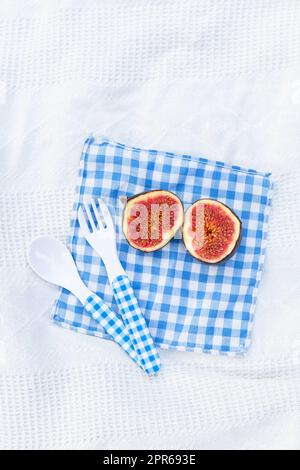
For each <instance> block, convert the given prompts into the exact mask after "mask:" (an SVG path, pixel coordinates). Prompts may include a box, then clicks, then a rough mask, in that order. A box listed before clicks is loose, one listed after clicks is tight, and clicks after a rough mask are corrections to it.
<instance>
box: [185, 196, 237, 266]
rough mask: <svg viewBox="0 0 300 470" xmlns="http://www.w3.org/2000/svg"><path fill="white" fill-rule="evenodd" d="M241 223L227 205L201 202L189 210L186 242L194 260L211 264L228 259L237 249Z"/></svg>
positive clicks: (186, 219)
mask: <svg viewBox="0 0 300 470" xmlns="http://www.w3.org/2000/svg"><path fill="white" fill-rule="evenodd" d="M241 236H242V222H241V221H240V219H239V218H238V216H237V215H236V214H235V213H234V212H233V211H232V210H231V209H230V208H229V207H227V206H226V205H225V204H223V203H222V202H220V201H216V200H214V199H199V200H198V201H196V202H195V203H194V204H193V205H192V206H190V207H189V208H188V210H187V211H186V214H185V219H184V225H183V241H184V244H185V246H186V248H187V250H188V251H189V252H190V254H191V255H192V256H194V257H195V258H197V259H198V260H200V261H202V262H203V263H208V264H218V263H222V262H223V261H225V260H227V259H229V258H230V257H231V256H232V255H233V254H234V253H235V251H236V249H237V248H238V246H239V244H240V242H241Z"/></svg>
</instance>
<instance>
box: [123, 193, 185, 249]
mask: <svg viewBox="0 0 300 470" xmlns="http://www.w3.org/2000/svg"><path fill="white" fill-rule="evenodd" d="M183 218H184V210H183V205H182V203H181V201H180V199H179V198H178V196H176V194H174V193H172V192H170V191H163V190H153V191H148V192H146V193H142V194H138V195H136V196H133V197H132V198H130V199H128V200H127V203H126V205H125V208H124V214H123V231H124V235H125V237H126V239H127V241H128V243H129V244H130V245H131V246H132V247H133V248H136V249H138V250H141V251H145V252H152V251H156V250H159V249H160V248H162V247H164V246H165V245H166V244H167V243H169V241H170V240H171V239H172V238H173V237H174V236H175V234H176V232H177V231H178V230H179V228H180V227H181V226H182V224H183Z"/></svg>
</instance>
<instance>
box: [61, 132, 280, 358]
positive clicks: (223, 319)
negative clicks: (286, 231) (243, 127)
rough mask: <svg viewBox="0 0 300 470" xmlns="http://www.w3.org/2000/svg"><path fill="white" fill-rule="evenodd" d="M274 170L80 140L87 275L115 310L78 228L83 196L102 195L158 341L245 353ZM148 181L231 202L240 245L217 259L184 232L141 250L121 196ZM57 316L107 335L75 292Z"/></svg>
mask: <svg viewBox="0 0 300 470" xmlns="http://www.w3.org/2000/svg"><path fill="white" fill-rule="evenodd" d="M271 186H272V184H271V179H270V174H263V173H258V172H256V171H255V170H246V169H243V168H240V167H238V166H230V165H227V164H224V163H222V162H213V161H209V160H207V159H204V158H200V157H192V156H189V155H178V154H174V153H170V152H162V151H156V150H143V149H139V148H133V147H129V146H126V145H123V144H119V143H115V142H111V141H109V140H107V139H105V138H102V137H93V136H91V137H89V138H88V139H87V140H86V142H85V144H84V148H83V152H82V158H81V164H80V171H79V181H78V186H77V190H76V201H75V204H74V211H73V217H72V221H71V234H70V237H69V246H70V249H71V251H72V254H73V256H74V259H75V261H76V264H77V267H78V269H79V272H80V274H81V277H82V279H83V281H84V282H85V283H86V284H87V285H88V286H89V288H90V289H91V290H92V291H95V292H99V293H101V295H102V296H103V298H104V300H105V302H107V303H108V305H112V307H113V308H114V309H116V311H117V305H116V303H115V301H114V299H113V293H112V291H111V288H110V285H109V282H108V279H107V276H106V272H105V268H104V265H103V264H102V262H101V261H100V260H99V257H98V256H97V255H96V253H95V252H94V251H93V249H92V248H91V247H90V246H89V244H88V243H87V242H86V241H85V239H84V238H83V237H82V236H81V234H80V232H79V224H78V221H77V209H78V205H79V204H80V203H82V201H83V200H85V199H86V198H87V199H89V198H91V197H96V198H99V197H101V198H103V199H104V200H105V202H106V203H107V205H108V207H109V209H110V211H111V213H112V215H113V216H114V218H115V221H116V224H117V237H118V252H119V256H120V260H121V263H122V264H123V267H124V268H125V270H126V272H127V274H128V275H129V278H130V280H131V284H132V287H133V290H134V292H135V294H136V296H137V298H138V301H139V305H140V307H141V309H142V311H143V312H144V313H145V316H146V320H147V322H148V325H149V329H150V332H151V334H152V337H153V338H154V341H155V343H156V345H158V346H160V347H162V348H166V349H171V348H172V349H178V350H181V351H185V350H188V351H204V352H210V353H221V354H230V355H234V354H243V353H245V352H246V350H247V349H248V347H249V344H250V340H251V330H252V326H253V319H254V318H253V317H254V308H255V301H256V297H257V289H258V285H259V281H260V278H261V271H262V265H263V259H264V252H265V245H266V233H267V221H268V213H269V207H270V193H271ZM151 189H166V190H170V191H172V192H174V193H176V194H177V195H178V196H179V197H180V199H181V200H182V202H183V203H184V205H185V208H187V207H188V206H189V205H190V204H192V203H193V202H194V201H196V200H197V199H200V198H206V197H208V198H214V199H218V200H220V201H221V202H223V203H225V204H227V205H228V206H229V207H231V208H232V209H233V210H234V211H235V212H236V214H237V215H238V216H239V218H240V219H241V221H242V224H243V233H242V235H243V237H242V241H241V245H240V247H239V248H238V250H237V251H236V253H235V254H234V256H233V257H232V258H231V259H229V260H227V261H226V262H225V263H223V264H220V265H207V264H203V263H200V262H198V261H197V260H195V259H194V258H192V256H191V255H190V254H189V253H188V252H187V251H186V249H185V247H184V244H183V242H182V240H181V239H180V237H176V238H175V239H174V240H172V241H171V242H170V243H169V244H168V245H166V246H165V247H164V248H163V249H162V250H159V251H156V252H154V253H143V252H141V251H139V250H135V249H134V248H132V247H131V246H130V245H129V244H128V243H127V241H126V239H125V237H124V235H123V234H122V230H120V226H121V216H122V206H121V204H120V197H121V196H122V197H124V196H132V195H134V194H138V193H140V192H143V191H148V190H151ZM52 319H53V321H55V322H56V323H57V324H59V325H61V326H64V327H68V328H71V329H75V330H77V331H81V332H84V333H87V334H91V335H95V336H100V337H107V335H105V333H104V332H103V330H102V329H101V328H100V327H99V325H98V324H97V323H96V322H95V321H94V320H93V319H92V318H91V317H90V316H89V315H88V314H87V313H86V312H85V311H84V310H83V308H82V306H81V305H80V304H79V303H78V302H77V300H76V299H75V297H74V296H73V295H72V294H70V293H68V292H67V291H66V290H64V289H62V291H61V293H60V295H59V298H58V300H57V302H56V304H55V306H54V310H53V315H52Z"/></svg>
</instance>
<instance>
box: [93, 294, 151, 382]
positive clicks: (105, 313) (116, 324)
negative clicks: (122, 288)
mask: <svg viewBox="0 0 300 470" xmlns="http://www.w3.org/2000/svg"><path fill="white" fill-rule="evenodd" d="M84 309H85V310H86V312H89V313H90V315H91V316H92V318H93V319H94V320H96V321H97V322H99V323H100V324H101V325H102V326H103V329H104V330H105V331H106V333H108V334H109V335H110V336H111V337H112V338H113V339H114V341H115V342H116V343H118V344H119V346H121V348H122V349H124V351H125V352H127V354H128V355H129V356H130V357H131V359H133V360H134V361H135V362H136V363H137V364H138V365H139V366H140V367H141V368H142V369H143V370H145V371H146V372H147V373H149V374H151V373H154V372H157V370H155V371H154V370H153V368H152V367H151V364H150V365H149V364H148V367H145V361H141V357H140V356H139V355H138V354H137V351H136V350H135V348H134V347H133V345H132V342H131V339H130V335H129V332H128V329H127V327H125V326H124V324H123V322H122V320H120V318H118V317H117V315H116V314H115V312H114V311H113V310H111V309H110V308H109V307H108V306H107V305H106V304H105V303H104V302H103V300H102V299H101V298H100V297H99V296H98V295H96V294H92V295H90V296H89V297H88V298H87V299H86V302H85V304H84ZM153 362H154V361H153Z"/></svg>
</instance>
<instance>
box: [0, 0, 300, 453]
mask: <svg viewBox="0 0 300 470" xmlns="http://www.w3.org/2000/svg"><path fill="white" fill-rule="evenodd" d="M22 4H23V6H22V8H23V9H22V10H20V7H19V5H20V3H19V2H14V1H11V0H10V1H7V2H1V4H0V136H1V139H0V162H1V166H0V235H1V238H0V397H1V398H0V448H34V449H37V448H133V449H135V448H139V447H141V448H142V447H145V448H149V447H150V448H161V449H163V448H190V449H200V448H279V447H280V448H299V447H300V431H299V429H300V401H299V396H300V315H299V302H300V294H299V292H300V250H299V248H300V225H299V220H300V219H299V217H300V189H299V179H300V141H299V125H300V122H299V116H300V112H299V106H300V82H299V78H298V77H299V69H300V29H299V20H300V4H299V2H297V1H296V0H282V1H280V0H266V1H263V0H257V1H252V0H245V1H243V2H240V1H238V0H233V1H230V2H229V1H227V0H210V1H209V0H207V1H206V0H199V1H197V0H187V1H180V0H173V1H169V0H148V1H144V0H125V1H121V0H120V1H119V0H113V1H103V0H102V1H97V2H96V1H92V0H88V1H86V2H85V7H84V8H83V7H82V2H79V1H67V0H66V1H59V2H58V1H52V2H50V1H49V2H45V1H43V2H37V1H36V0H31V1H30V0H28V1H24V2H22ZM91 132H100V133H102V134H106V135H108V136H109V137H111V138H113V139H116V140H118V141H122V142H124V143H128V144H132V145H137V146H142V147H152V148H160V149H163V150H170V151H176V152H180V151H182V152H185V153H191V154H193V155H202V156H206V157H208V158H212V159H218V160H223V161H226V162H228V163H233V164H239V165H242V166H246V167H252V168H256V169H257V170H261V171H269V170H270V171H272V172H273V173H274V176H275V188H274V196H273V208H272V213H271V220H270V235H269V240H268V249H267V254H266V262H265V269H264V273H263V277H262V283H261V288H260V290H259V295H258V303H257V309H256V321H255V326H254V338H253V345H252V347H251V350H250V353H249V356H248V358H246V359H229V358H214V357H206V356H203V355H199V354H192V353H177V352H171V351H163V352H162V360H163V363H164V364H165V367H164V370H163V371H162V374H161V375H160V376H159V377H157V378H156V379H155V380H151V381H149V380H147V379H146V378H145V377H143V375H142V373H140V372H139V371H138V370H137V368H135V367H134V365H131V364H130V363H129V362H128V360H127V358H126V356H125V355H123V354H122V351H119V349H118V348H117V347H116V346H115V345H114V344H112V343H110V342H106V341H101V340H99V339H97V338H90V337H85V336H84V335H78V334H76V333H72V332H68V331H66V330H63V329H59V328H57V327H55V326H53V325H52V324H51V323H50V320H49V313H50V309H51V304H52V302H53V300H54V298H55V295H56V288H55V287H52V286H49V285H48V284H46V283H44V282H43V281H41V280H40V279H38V278H37V277H36V276H35V275H34V274H33V273H32V272H31V271H30V269H29V268H28V266H27V263H26V248H27V246H28V243H29V241H30V240H31V239H32V238H33V237H35V236H38V235H41V234H46V233H47V234H50V235H53V236H56V237H58V238H60V239H62V240H63V239H64V238H65V236H66V233H67V229H68V221H69V215H70V210H71V206H72V200H73V190H74V184H75V175H76V172H77V167H78V162H79V156H80V151H81V147H82V143H83V140H84V138H85V137H86V136H87V135H88V134H90V133H91Z"/></svg>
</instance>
